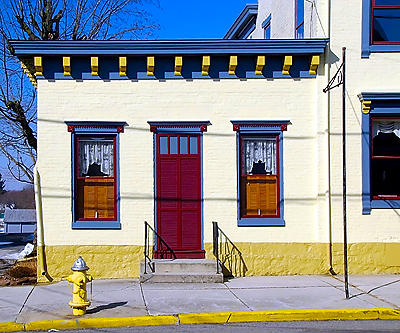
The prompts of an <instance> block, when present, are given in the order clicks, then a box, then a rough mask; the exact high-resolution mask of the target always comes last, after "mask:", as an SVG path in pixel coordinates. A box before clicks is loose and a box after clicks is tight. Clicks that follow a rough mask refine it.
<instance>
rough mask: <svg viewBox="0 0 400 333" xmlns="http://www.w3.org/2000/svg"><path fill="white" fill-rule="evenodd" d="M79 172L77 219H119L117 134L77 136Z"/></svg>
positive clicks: (77, 180)
mask: <svg viewBox="0 0 400 333" xmlns="http://www.w3.org/2000/svg"><path fill="white" fill-rule="evenodd" d="M76 143H77V150H78V157H77V159H78V163H77V164H78V172H77V175H78V177H77V179H76V185H77V186H76V188H77V193H76V198H77V204H76V217H77V219H78V220H83V219H94V220H104V219H110V220H114V219H115V218H116V214H115V213H116V199H115V173H114V164H115V162H114V156H115V154H114V150H115V137H108V136H104V137H87V136H78V137H76Z"/></svg>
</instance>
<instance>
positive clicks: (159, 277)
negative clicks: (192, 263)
mask: <svg viewBox="0 0 400 333" xmlns="http://www.w3.org/2000/svg"><path fill="white" fill-rule="evenodd" d="M141 282H148V283H223V282H224V277H223V275H222V273H220V274H217V273H213V274H212V273H209V274H206V273H203V274H193V273H186V274H176V273H155V274H150V276H148V277H147V280H145V279H141Z"/></svg>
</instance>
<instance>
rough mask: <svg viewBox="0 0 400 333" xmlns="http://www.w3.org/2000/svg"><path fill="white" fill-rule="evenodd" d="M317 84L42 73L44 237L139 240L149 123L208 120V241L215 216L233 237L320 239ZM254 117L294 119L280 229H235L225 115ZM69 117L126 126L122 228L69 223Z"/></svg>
mask: <svg viewBox="0 0 400 333" xmlns="http://www.w3.org/2000/svg"><path fill="white" fill-rule="evenodd" d="M318 85H320V84H319V83H317V79H302V80H292V79H276V80H266V79H252V80H250V79H249V80H230V79H227V80H208V79H201V80H200V79H199V80H193V81H186V80H167V81H165V82H160V81H158V80H141V81H138V82H131V81H128V80H120V81H112V82H103V81H101V80H85V81H83V82H76V81H75V80H57V81H56V82H49V81H45V80H40V82H39V88H38V89H39V100H38V103H39V104H38V106H39V108H38V109H39V115H38V131H39V154H38V156H39V162H38V163H39V171H40V173H41V177H42V183H43V198H44V202H43V211H44V221H45V242H46V244H47V245H81V244H83V245H113V244H114V245H117V244H118V245H141V244H142V243H143V233H144V232H143V220H147V221H149V222H153V221H154V218H153V210H154V200H153V133H151V132H150V131H149V125H148V124H147V121H149V120H157V121H162V120H210V121H211V123H212V125H211V126H209V128H208V132H206V133H204V137H203V140H204V142H203V143H204V144H203V147H204V149H203V168H204V178H203V179H204V199H205V200H204V223H205V227H204V241H205V242H211V237H212V231H211V222H212V221H214V220H215V221H218V222H219V224H220V226H221V227H222V228H223V229H224V230H225V232H226V233H227V234H228V235H229V237H230V238H231V239H232V240H233V241H236V242H237V241H241V242H287V241H289V240H290V241H293V242H302V243H304V242H321V241H325V240H326V239H325V238H326V237H325V236H324V234H325V229H326V226H325V225H326V223H325V221H324V220H323V218H321V217H319V218H318V219H317V211H318V209H317V199H318V186H317V185H318V183H317V182H318V179H317V177H318V167H319V166H320V163H321V161H319V160H318V144H317V136H318V124H317V117H316V112H317V111H318V107H317V101H316V98H315V92H316V89H317V87H318ZM260 119H261V120H290V121H291V125H289V126H288V131H287V132H284V143H283V144H284V147H283V151H284V156H283V160H284V165H283V167H284V184H285V185H284V194H285V211H284V215H285V220H286V226H285V227H284V228H282V227H240V228H239V227H237V203H236V198H237V180H236V179H237V178H236V177H237V174H236V136H235V135H236V132H234V131H233V129H232V124H231V123H230V120H260ZM66 120H70V121H71V120H82V121H83V120H93V121H99V120H107V121H126V122H127V123H128V124H129V126H127V127H126V128H125V133H121V134H120V188H121V221H122V230H72V229H71V220H72V215H71V197H70V196H71V133H68V132H67V126H66V124H65V123H64V121H66ZM55 138H57V139H56V140H55ZM321 230H323V232H321ZM61 235H62V236H61Z"/></svg>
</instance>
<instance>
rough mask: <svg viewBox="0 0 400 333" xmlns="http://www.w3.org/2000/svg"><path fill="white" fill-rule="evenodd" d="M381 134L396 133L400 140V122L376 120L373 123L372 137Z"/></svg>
mask: <svg viewBox="0 0 400 333" xmlns="http://www.w3.org/2000/svg"><path fill="white" fill-rule="evenodd" d="M379 133H394V134H395V135H396V136H397V137H399V138H400V121H399V120H394V119H390V120H389V119H374V121H373V122H372V137H375V136H377V135H378V134H379Z"/></svg>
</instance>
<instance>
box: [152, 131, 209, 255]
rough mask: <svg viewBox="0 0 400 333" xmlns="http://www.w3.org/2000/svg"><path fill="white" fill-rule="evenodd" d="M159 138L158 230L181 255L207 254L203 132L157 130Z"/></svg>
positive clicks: (157, 165) (157, 176)
mask: <svg viewBox="0 0 400 333" xmlns="http://www.w3.org/2000/svg"><path fill="white" fill-rule="evenodd" d="M156 140H157V144H156V149H157V150H156V155H157V156H156V178H157V179H156V186H157V189H156V206H157V233H158V234H159V235H160V236H161V237H162V238H163V240H164V241H165V242H166V243H167V244H168V245H169V246H170V247H171V248H172V249H173V250H174V252H175V254H176V255H177V257H178V258H204V250H202V248H201V247H202V243H201V233H202V228H201V221H202V219H201V160H200V136H199V135H195V134H157V136H156ZM156 255H157V252H156Z"/></svg>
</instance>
